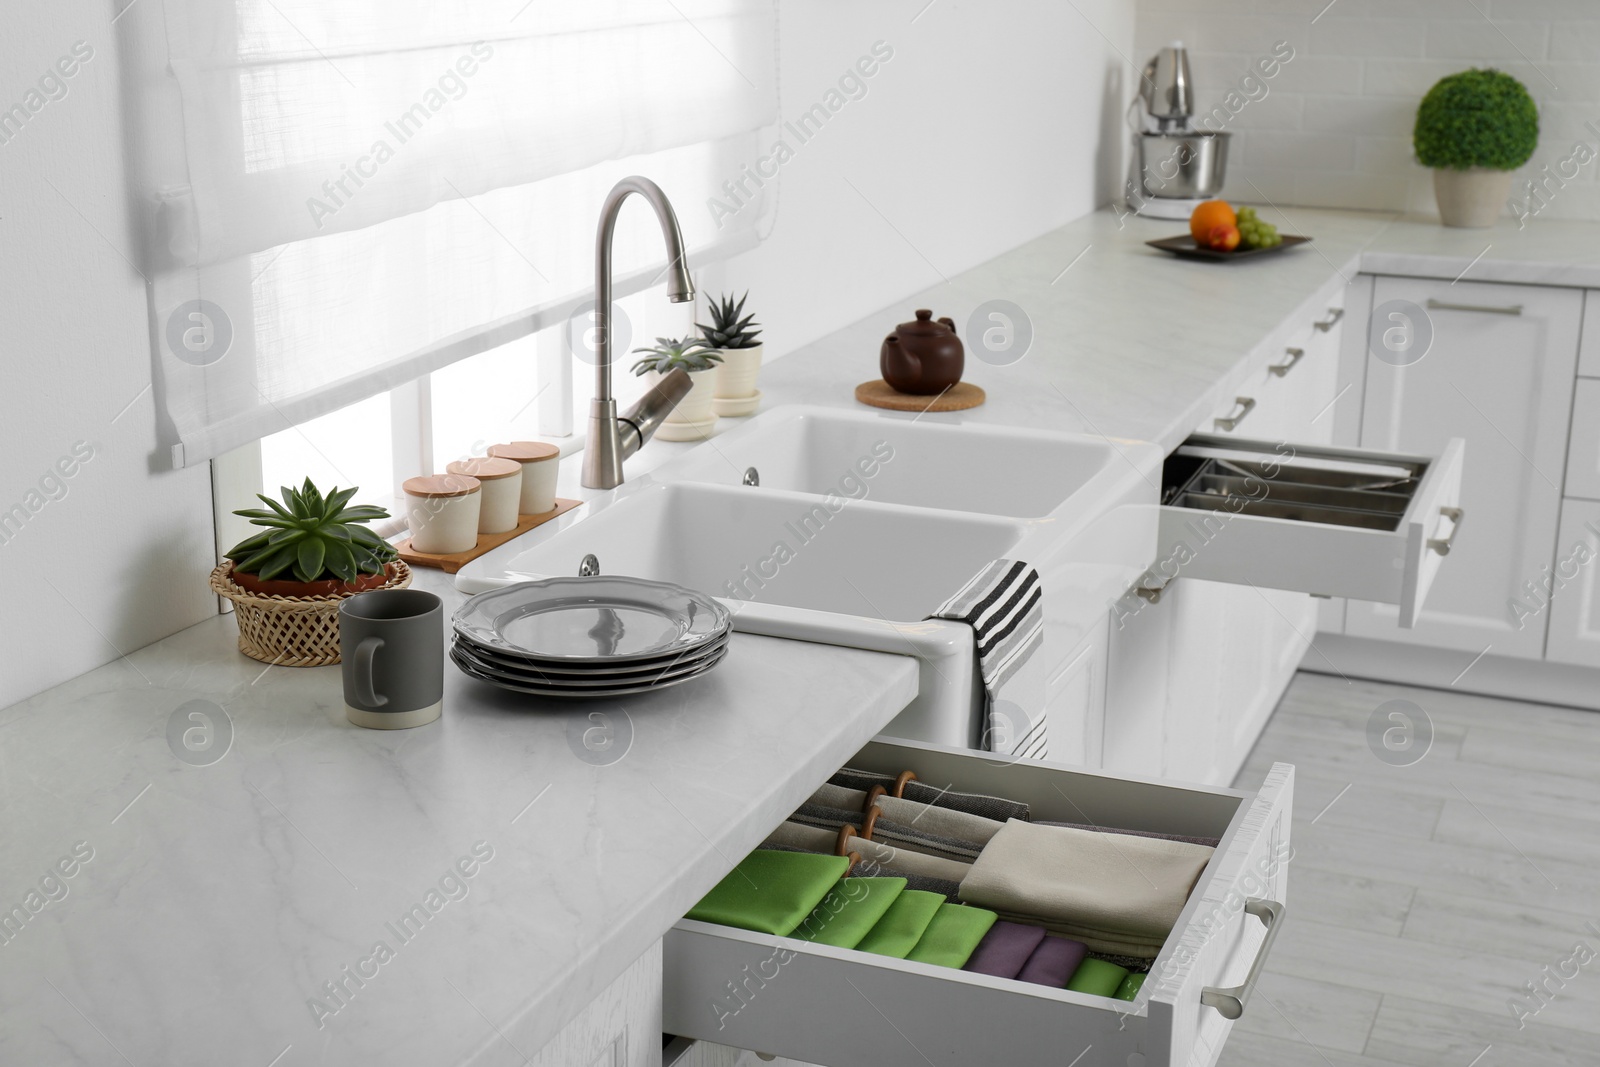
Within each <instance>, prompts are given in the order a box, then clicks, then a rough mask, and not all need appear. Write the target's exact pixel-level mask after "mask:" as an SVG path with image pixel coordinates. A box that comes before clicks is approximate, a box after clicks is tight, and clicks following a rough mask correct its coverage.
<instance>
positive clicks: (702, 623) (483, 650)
mask: <svg viewBox="0 0 1600 1067" xmlns="http://www.w3.org/2000/svg"><path fill="white" fill-rule="evenodd" d="M453 623H454V626H455V634H456V640H455V644H454V645H453V646H452V647H451V649H450V658H451V659H452V660H454V661H455V664H456V666H457V667H460V668H461V670H462V671H463V672H465V673H466V674H468V675H470V676H471V677H473V678H476V679H478V680H479V681H483V682H487V683H489V684H490V685H497V686H499V687H500V688H502V689H510V690H513V691H515V692H518V693H533V694H536V695H538V696H553V697H612V696H622V695H624V694H627V693H643V692H647V691H649V690H652V689H664V688H666V687H667V686H672V685H678V684H680V683H682V682H688V681H692V680H694V679H695V678H699V677H700V676H701V675H703V674H706V673H707V672H708V671H710V670H712V669H713V668H715V667H716V665H717V664H718V663H720V662H722V657H723V656H725V655H727V653H728V638H729V635H730V633H731V632H732V629H733V625H732V620H731V619H730V618H729V616H728V612H727V609H726V608H724V607H723V606H722V605H721V604H718V603H717V602H716V601H715V600H713V599H712V598H711V597H708V596H706V595H704V594H703V593H697V592H695V591H694V590H692V589H685V588H683V587H682V586H679V585H672V584H670V583H668V582H652V581H646V580H645V579H643V578H627V577H620V576H619V577H613V576H609V575H606V576H601V575H596V576H593V577H587V578H546V579H544V580H543V581H537V582H523V583H520V584H518V585H508V586H505V587H504V588H501V589H492V590H490V591H489V592H487V593H479V594H478V595H477V596H475V597H473V598H472V599H471V600H468V601H467V602H466V603H465V604H463V605H462V606H461V608H460V610H459V611H457V612H456V614H455V618H454V620H453Z"/></svg>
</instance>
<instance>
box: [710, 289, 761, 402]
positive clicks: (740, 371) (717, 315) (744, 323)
mask: <svg viewBox="0 0 1600 1067" xmlns="http://www.w3.org/2000/svg"><path fill="white" fill-rule="evenodd" d="M749 296H750V293H749V292H748V291H746V292H745V294H744V296H741V297H740V298H739V300H738V302H737V303H735V302H734V299H733V294H732V293H725V294H724V295H723V296H722V298H721V299H720V300H713V301H711V303H710V311H711V323H710V325H705V324H702V323H696V327H697V328H698V329H699V330H700V336H701V337H703V338H705V342H706V344H708V345H710V346H711V347H712V348H715V349H717V350H718V351H719V352H721V353H722V364H721V365H720V366H718V367H717V385H716V400H715V401H714V406H715V407H716V408H717V410H718V412H719V413H720V414H724V415H748V414H750V412H752V411H754V410H755V403H753V402H752V401H754V400H755V399H756V398H757V397H758V396H759V394H758V393H757V391H756V377H757V375H759V374H760V372H761V350H762V343H761V342H760V341H758V340H756V338H757V337H759V336H761V331H760V330H759V329H757V328H756V327H759V326H760V325H761V324H760V323H759V322H756V321H755V316H754V315H753V314H752V315H746V314H745V313H744V302H745V300H747V299H748V298H749ZM730 401H731V403H729V402H730Z"/></svg>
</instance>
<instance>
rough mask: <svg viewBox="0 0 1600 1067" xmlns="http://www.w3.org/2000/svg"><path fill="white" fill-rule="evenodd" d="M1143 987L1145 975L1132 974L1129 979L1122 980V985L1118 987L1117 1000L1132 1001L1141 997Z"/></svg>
mask: <svg viewBox="0 0 1600 1067" xmlns="http://www.w3.org/2000/svg"><path fill="white" fill-rule="evenodd" d="M1143 986H1144V975H1142V974H1130V975H1128V977H1126V978H1124V979H1123V980H1122V984H1121V985H1120V986H1118V987H1117V999H1118V1000H1132V999H1133V998H1134V997H1137V996H1138V995H1139V990H1140V988H1142V987H1143Z"/></svg>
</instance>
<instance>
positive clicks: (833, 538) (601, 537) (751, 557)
mask: <svg viewBox="0 0 1600 1067" xmlns="http://www.w3.org/2000/svg"><path fill="white" fill-rule="evenodd" d="M1021 536H1022V529H1021V528H1020V527H1019V526H1017V525H1015V524H1012V523H1008V522H1006V521H1005V520H1003V519H991V518H987V517H983V516H977V515H962V514H948V513H934V514H927V513H924V512H921V511H915V510H911V509H908V508H864V507H861V506H859V505H858V504H857V503H855V502H843V501H835V502H833V503H832V506H831V507H830V505H829V503H827V502H823V501H819V500H817V498H816V497H813V496H807V495H804V494H801V493H785V492H770V491H769V492H760V491H752V490H750V489H747V488H744V487H729V486H718V485H698V484H694V483H689V482H683V483H676V484H665V483H661V482H645V481H642V482H639V483H637V487H636V488H635V489H633V490H632V491H630V492H626V493H619V494H618V495H617V497H616V498H615V499H614V500H612V501H611V502H610V503H609V504H608V505H607V506H606V507H603V508H600V507H597V508H595V510H594V514H593V515H591V516H590V517H589V518H587V519H586V520H584V521H583V522H580V523H577V524H575V525H574V526H573V527H572V528H571V529H570V530H567V531H563V535H562V536H560V537H551V538H546V539H545V540H543V541H535V540H534V539H532V538H520V539H519V540H521V541H524V542H530V543H525V544H523V545H522V546H521V548H520V551H518V552H517V553H516V554H515V555H514V556H513V557H511V558H510V559H509V560H507V561H505V563H504V566H505V568H506V570H507V572H508V573H509V574H511V575H513V576H527V577H545V576H551V575H574V574H577V573H578V566H579V564H580V563H582V561H583V557H584V556H585V555H587V554H590V553H592V554H594V555H595V556H596V557H598V558H599V561H600V571H601V573H603V574H630V575H634V576H637V577H640V578H654V579H658V580H660V581H666V582H675V583H677V584H678V585H684V586H688V587H689V588H691V589H698V590H701V591H702V592H706V593H711V594H713V595H715V596H719V597H722V598H724V599H726V600H727V601H729V602H730V603H734V604H735V606H737V607H738V608H739V610H740V611H741V613H744V612H748V611H749V610H750V609H751V607H752V606H755V605H762V606H766V605H772V606H781V607H786V608H803V609H806V610H808V611H815V612H832V613H836V614H841V615H858V616H862V617H865V618H872V619H888V620H900V621H908V622H916V621H918V620H920V619H922V618H923V617H924V616H926V615H927V614H928V613H929V612H930V611H932V610H933V609H934V608H936V607H938V606H939V603H940V602H941V601H942V600H944V599H945V598H946V597H947V596H949V594H950V593H952V592H954V591H955V590H956V589H958V588H960V586H961V584H962V583H963V582H965V581H966V580H967V579H968V578H970V577H972V575H973V574H975V573H976V572H977V570H978V568H980V567H982V566H983V565H984V564H986V563H988V562H990V561H991V560H994V559H998V558H1000V557H1001V556H1004V555H1006V553H1007V552H1009V551H1010V550H1011V548H1012V546H1013V545H1015V544H1016V543H1017V541H1018V539H1019V538H1020V537H1021Z"/></svg>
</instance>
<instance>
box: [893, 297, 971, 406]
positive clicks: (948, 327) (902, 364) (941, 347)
mask: <svg viewBox="0 0 1600 1067" xmlns="http://www.w3.org/2000/svg"><path fill="white" fill-rule="evenodd" d="M965 362H966V351H965V349H963V348H962V347H961V337H960V335H958V334H957V333H956V324H955V323H954V322H953V321H952V320H950V319H949V318H943V319H939V320H938V321H937V322H935V321H934V319H933V312H931V311H929V310H927V309H926V308H919V309H918V310H917V321H916V322H902V323H901V324H900V325H899V326H897V327H895V331H894V333H891V334H890V335H889V336H888V337H885V338H884V339H883V347H882V348H881V349H879V351H878V365H879V366H880V367H881V368H882V370H883V380H884V381H886V382H888V383H889V386H890V388H892V389H894V390H895V391H896V392H900V393H912V394H915V395H924V396H926V395H930V394H933V393H942V392H944V391H945V390H946V389H948V388H950V387H951V386H952V385H955V384H956V383H957V382H959V381H960V380H961V371H962V367H963V365H964V364H965Z"/></svg>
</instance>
